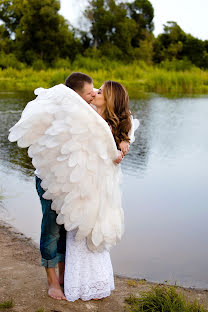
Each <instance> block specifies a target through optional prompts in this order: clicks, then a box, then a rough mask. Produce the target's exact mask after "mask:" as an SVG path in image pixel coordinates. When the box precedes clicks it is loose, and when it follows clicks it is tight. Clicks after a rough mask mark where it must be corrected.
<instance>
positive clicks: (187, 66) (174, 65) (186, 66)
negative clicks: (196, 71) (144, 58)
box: [158, 58, 195, 71]
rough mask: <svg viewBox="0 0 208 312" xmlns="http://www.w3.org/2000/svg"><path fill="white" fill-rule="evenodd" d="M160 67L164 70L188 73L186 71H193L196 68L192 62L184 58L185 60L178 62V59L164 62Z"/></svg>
mask: <svg viewBox="0 0 208 312" xmlns="http://www.w3.org/2000/svg"><path fill="white" fill-rule="evenodd" d="M158 67H159V68H164V69H167V70H175V71H186V70H191V69H192V68H194V67H195V66H194V65H193V64H192V63H191V61H190V60H188V59H187V58H184V59H183V60H176V59H173V60H171V61H169V60H164V61H162V62H161V63H160V64H159V65H158Z"/></svg>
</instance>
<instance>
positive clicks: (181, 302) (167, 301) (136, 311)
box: [125, 285, 207, 312]
mask: <svg viewBox="0 0 208 312" xmlns="http://www.w3.org/2000/svg"><path fill="white" fill-rule="evenodd" d="M125 301H126V303H127V304H128V305H127V307H126V309H127V311H129V312H207V310H206V309H205V308H204V307H203V306H202V305H200V304H199V303H198V302H197V301H196V300H195V301H194V302H193V303H190V302H188V301H187V300H186V298H185V296H184V294H183V292H182V290H180V291H178V290H177V287H176V286H164V285H163V286H156V287H154V288H153V289H152V290H150V291H146V292H143V293H142V294H141V296H140V297H135V296H130V297H129V298H127V299H125Z"/></svg>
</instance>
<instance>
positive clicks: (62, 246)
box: [57, 225, 66, 286]
mask: <svg viewBox="0 0 208 312" xmlns="http://www.w3.org/2000/svg"><path fill="white" fill-rule="evenodd" d="M59 234H60V237H59V240H58V243H57V252H58V256H59V262H58V270H59V284H60V285H61V286H62V285H63V284H64V270H65V252H66V230H65V228H64V226H63V225H62V226H61V228H60V232H59Z"/></svg>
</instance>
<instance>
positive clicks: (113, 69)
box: [0, 58, 208, 99]
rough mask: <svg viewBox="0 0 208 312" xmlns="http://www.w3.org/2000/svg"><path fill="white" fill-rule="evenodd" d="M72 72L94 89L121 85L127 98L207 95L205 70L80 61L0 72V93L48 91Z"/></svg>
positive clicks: (83, 59)
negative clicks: (89, 81) (114, 83)
mask: <svg viewBox="0 0 208 312" xmlns="http://www.w3.org/2000/svg"><path fill="white" fill-rule="evenodd" d="M73 71H81V72H84V73H86V74H88V75H90V76H91V77H92V78H93V80H94V85H95V87H97V88H98V87H100V86H101V85H102V83H103V82H104V81H105V80H109V79H110V80H115V81H118V82H120V83H122V84H123V85H124V86H125V87H126V88H127V90H128V92H129V96H130V98H135V99H137V98H141V97H144V96H145V94H147V93H149V92H156V93H159V94H168V95H170V96H171V95H184V94H190V95H193V94H208V71H203V70H200V69H199V68H196V67H191V68H189V69H186V70H178V69H167V68H162V67H161V66H160V67H159V66H152V65H147V64H145V63H144V62H134V63H130V64H124V63H120V62H116V61H112V62H110V61H109V60H106V61H104V60H93V59H90V58H79V59H78V60H76V61H75V62H74V63H72V64H71V63H70V62H69V63H68V67H67V66H64V67H63V68H61V67H60V68H49V69H45V70H39V71H38V70H35V69H33V68H24V69H21V70H18V69H14V68H7V69H4V70H2V69H0V91H32V90H34V89H35V88H38V87H43V88H49V87H52V86H54V85H56V84H59V83H64V81H65V79H66V77H67V76H68V75H69V74H70V73H71V72H73Z"/></svg>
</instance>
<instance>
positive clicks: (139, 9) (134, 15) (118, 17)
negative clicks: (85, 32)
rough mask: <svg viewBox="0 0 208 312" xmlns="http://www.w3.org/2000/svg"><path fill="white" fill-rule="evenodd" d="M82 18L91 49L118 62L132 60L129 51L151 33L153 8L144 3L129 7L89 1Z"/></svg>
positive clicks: (111, 1)
mask: <svg viewBox="0 0 208 312" xmlns="http://www.w3.org/2000/svg"><path fill="white" fill-rule="evenodd" d="M85 16H86V17H87V18H88V20H89V21H90V24H91V28H90V32H91V34H92V38H93V45H94V47H95V48H99V49H100V50H102V51H105V53H108V55H114V56H116V57H119V58H120V55H122V56H123V57H124V58H128V57H134V56H135V55H136V54H135V53H134V49H133V48H134V47H139V41H140V40H145V39H146V38H147V37H148V34H149V32H151V31H152V29H153V23H152V19H153V8H152V5H151V4H150V2H149V1H148V0H142V1H141V0H136V1H134V2H133V3H132V4H127V3H122V2H119V1H116V0H90V1H89V5H88V7H87V9H86V11H85ZM136 41H137V44H136V43H135V44H134V42H136ZM143 46H144V44H143ZM147 46H148V45H146V47H147ZM110 50H111V51H110ZM150 50H151V49H150ZM150 50H149V51H150ZM112 52H113V53H112Z"/></svg>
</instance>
